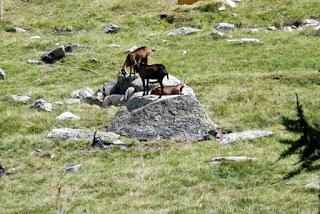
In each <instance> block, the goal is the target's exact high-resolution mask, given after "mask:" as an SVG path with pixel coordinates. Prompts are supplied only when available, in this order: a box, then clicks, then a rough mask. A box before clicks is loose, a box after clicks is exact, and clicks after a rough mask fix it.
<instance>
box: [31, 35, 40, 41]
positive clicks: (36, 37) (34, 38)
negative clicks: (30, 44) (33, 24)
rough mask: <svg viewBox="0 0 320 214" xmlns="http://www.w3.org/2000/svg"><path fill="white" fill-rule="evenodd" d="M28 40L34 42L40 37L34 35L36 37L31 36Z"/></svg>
mask: <svg viewBox="0 0 320 214" xmlns="http://www.w3.org/2000/svg"><path fill="white" fill-rule="evenodd" d="M30 39H31V40H36V39H41V37H40V36H37V35H36V36H31V37H30Z"/></svg>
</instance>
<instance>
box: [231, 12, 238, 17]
mask: <svg viewBox="0 0 320 214" xmlns="http://www.w3.org/2000/svg"><path fill="white" fill-rule="evenodd" d="M230 16H232V17H236V16H238V15H237V14H236V13H231V14H230Z"/></svg>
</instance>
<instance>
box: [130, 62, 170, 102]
mask: <svg viewBox="0 0 320 214" xmlns="http://www.w3.org/2000/svg"><path fill="white" fill-rule="evenodd" d="M134 69H135V70H136V71H137V72H138V73H139V76H140V77H141V79H142V84H143V96H144V95H148V93H149V80H150V79H156V80H157V82H159V84H160V87H161V93H160V96H159V98H160V97H161V96H162V95H163V83H162V81H163V78H164V77H165V76H167V78H168V79H169V74H168V72H167V70H166V68H165V66H164V65H162V64H153V65H140V64H139V63H135V64H134ZM145 80H147V84H146V83H145Z"/></svg>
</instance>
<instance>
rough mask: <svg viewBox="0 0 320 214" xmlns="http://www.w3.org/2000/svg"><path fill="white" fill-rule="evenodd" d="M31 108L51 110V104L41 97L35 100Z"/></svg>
mask: <svg viewBox="0 0 320 214" xmlns="http://www.w3.org/2000/svg"><path fill="white" fill-rule="evenodd" d="M31 108H35V109H37V110H38V111H48V112H50V111H52V104H51V103H49V102H47V101H45V100H43V99H39V100H36V101H35V102H34V103H33V104H32V106H31Z"/></svg>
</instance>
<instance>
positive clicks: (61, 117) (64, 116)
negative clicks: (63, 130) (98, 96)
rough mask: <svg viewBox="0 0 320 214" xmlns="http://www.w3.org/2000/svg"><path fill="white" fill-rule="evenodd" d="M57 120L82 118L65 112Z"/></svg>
mask: <svg viewBox="0 0 320 214" xmlns="http://www.w3.org/2000/svg"><path fill="white" fill-rule="evenodd" d="M56 120H80V117H78V116H77V115H74V114H73V113H71V112H64V113H62V114H60V115H59V116H58V117H56Z"/></svg>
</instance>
